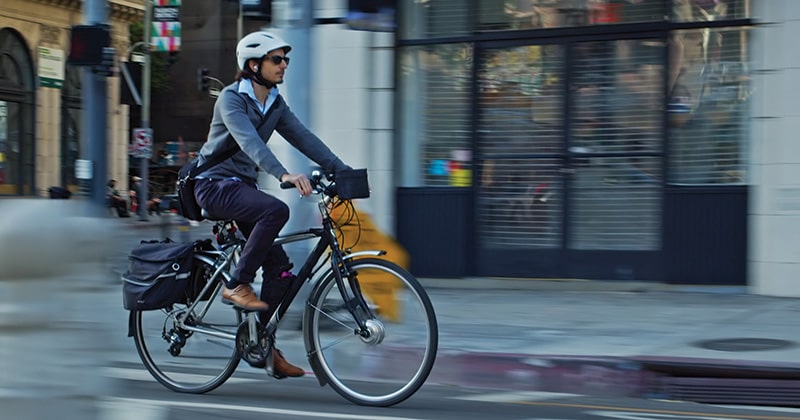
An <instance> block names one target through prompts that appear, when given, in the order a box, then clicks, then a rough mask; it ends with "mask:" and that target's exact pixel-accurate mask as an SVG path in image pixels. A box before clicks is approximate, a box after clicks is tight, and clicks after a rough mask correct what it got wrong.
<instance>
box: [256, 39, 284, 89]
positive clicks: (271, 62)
mask: <svg viewBox="0 0 800 420" xmlns="http://www.w3.org/2000/svg"><path fill="white" fill-rule="evenodd" d="M287 67H289V58H288V57H286V53H285V52H284V51H283V49H282V48H279V49H277V50H274V51H270V52H269V53H268V54H267V55H265V56H264V58H263V59H262V60H261V65H260V66H259V71H260V72H261V77H263V78H264V80H266V81H268V82H270V83H272V84H276V85H278V84H281V83H283V76H284V73H286V68H287Z"/></svg>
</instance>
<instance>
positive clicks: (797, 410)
mask: <svg viewBox="0 0 800 420" xmlns="http://www.w3.org/2000/svg"><path fill="white" fill-rule="evenodd" d="M714 407H722V408H732V409H747V410H758V411H776V412H779V413H800V408H789V407H767V406H761V405H720V404H714Z"/></svg>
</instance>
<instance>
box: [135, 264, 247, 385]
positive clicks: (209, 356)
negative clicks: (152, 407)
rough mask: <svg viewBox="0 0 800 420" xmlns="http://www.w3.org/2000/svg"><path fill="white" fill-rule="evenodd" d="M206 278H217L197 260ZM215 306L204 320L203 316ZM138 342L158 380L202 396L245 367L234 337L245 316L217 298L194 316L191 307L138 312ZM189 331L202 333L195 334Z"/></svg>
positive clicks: (196, 311) (198, 309)
mask: <svg viewBox="0 0 800 420" xmlns="http://www.w3.org/2000/svg"><path fill="white" fill-rule="evenodd" d="M194 263H195V264H196V265H197V264H200V266H199V267H197V268H199V269H200V270H201V271H200V272H201V273H206V274H205V275H206V276H208V275H209V274H208V273H212V272H213V270H208V268H210V267H212V266H211V265H209V264H208V263H207V262H205V261H200V260H198V259H195V262H194ZM206 304H210V305H209V308H208V311H207V312H206V313H205V314H204V315H203V317H202V319H201V318H200V317H199V315H198V314H199V313H200V312H201V311H202V310H203V308H205V306H206ZM131 315H132V317H133V325H132V327H133V339H134V342H135V344H136V350H137V351H138V352H139V357H140V358H141V359H142V362H143V363H144V366H145V367H146V368H147V370H148V371H149V372H150V374H152V375H153V377H154V378H155V379H156V380H157V381H158V382H160V383H161V384H162V385H164V386H166V387H167V388H169V389H171V390H173V391H177V392H188V393H194V394H201V393H204V392H208V391H211V390H212V389H214V388H216V387H218V386H220V385H222V384H223V383H224V382H225V381H226V380H227V379H228V378H229V377H230V376H231V375H232V374H233V372H234V371H235V370H236V367H237V366H238V365H239V360H240V358H239V355H238V353H237V351H236V347H235V345H234V343H235V342H234V340H233V338H232V337H235V335H236V329H237V328H238V326H239V324H240V323H241V319H242V317H241V314H240V313H239V312H238V311H235V310H232V309H231V307H230V306H227V305H222V304H220V303H219V302H218V299H216V297H215V296H212V298H211V300H210V301H204V302H200V303H199V304H198V305H197V307H196V308H195V310H194V311H191V312H190V311H189V307H188V306H187V305H186V304H175V305H172V307H170V308H168V309H161V310H155V311H133V312H132V314H131ZM181 320H183V323H184V325H185V326H188V327H193V328H199V329H202V330H203V332H201V331H191V330H190V329H187V328H185V327H183V326H182V325H181V323H180V321H181Z"/></svg>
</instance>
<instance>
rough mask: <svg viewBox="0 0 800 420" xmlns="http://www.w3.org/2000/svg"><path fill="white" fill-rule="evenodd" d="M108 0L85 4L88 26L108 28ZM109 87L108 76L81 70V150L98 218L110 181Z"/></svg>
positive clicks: (87, 0) (103, 206)
mask: <svg viewBox="0 0 800 420" xmlns="http://www.w3.org/2000/svg"><path fill="white" fill-rule="evenodd" d="M107 8H108V5H107V0H86V1H84V3H83V16H84V19H85V20H86V24H89V25H95V24H99V25H105V24H107V23H108V15H107ZM107 87H108V84H107V81H106V76H105V75H101V74H96V73H94V72H93V69H92V68H91V67H83V68H82V69H81V100H82V102H83V109H84V111H83V115H82V119H83V126H84V127H85V130H84V132H83V134H82V136H83V138H84V141H83V145H84V146H86V148H85V149H84V148H81V149H82V151H83V154H84V155H85V156H86V158H87V160H88V161H89V162H91V165H92V171H91V177H92V179H91V181H90V186H89V188H90V191H89V196H90V197H91V199H90V202H91V203H92V204H94V205H95V206H94V210H91V211H92V212H96V213H97V214H98V215H100V214H101V212H104V211H105V206H106V182H107V181H108V179H107V177H108V138H107V126H108V103H107V98H106V93H107V89H108V88H107Z"/></svg>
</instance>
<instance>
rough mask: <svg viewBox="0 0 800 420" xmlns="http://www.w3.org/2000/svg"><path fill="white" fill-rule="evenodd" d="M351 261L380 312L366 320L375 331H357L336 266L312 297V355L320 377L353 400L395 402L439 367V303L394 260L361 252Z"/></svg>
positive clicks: (308, 323) (307, 327)
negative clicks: (436, 364)
mask: <svg viewBox="0 0 800 420" xmlns="http://www.w3.org/2000/svg"><path fill="white" fill-rule="evenodd" d="M347 264H348V266H349V267H350V271H351V272H353V273H356V275H357V278H358V284H360V286H361V289H362V291H363V294H364V298H365V300H366V301H367V303H368V304H369V307H370V308H371V309H372V311H371V312H372V313H374V314H375V316H374V317H373V318H371V319H368V320H367V327H368V330H369V332H370V333H369V334H368V335H367V336H364V335H360V334H358V326H357V324H356V322H355V321H354V320H353V315H351V313H350V312H349V311H348V310H347V308H346V307H345V304H344V301H343V299H342V295H341V293H340V292H339V288H338V286H337V284H336V278H335V277H334V275H333V273H330V274H329V275H328V276H326V277H325V278H323V279H321V280H320V282H319V283H318V284H317V286H316V287H315V288H314V290H313V291H312V292H311V295H310V297H309V299H308V302H307V304H306V309H305V313H304V317H303V330H304V333H305V334H304V335H305V341H306V351H307V352H308V357H309V362H310V363H311V366H312V368H313V369H314V372H315V373H316V375H317V377H318V379H319V380H320V382H321V383H323V384H329V385H330V386H331V387H332V388H333V389H334V390H336V392H338V393H339V394H340V395H341V396H343V397H344V398H346V399H348V400H349V401H351V402H354V403H356V404H361V405H370V406H384V407H385V406H390V405H394V404H397V403H399V402H401V401H404V400H405V399H407V398H408V397H410V396H412V395H413V394H414V393H415V392H417V390H419V388H420V387H421V386H422V384H423V383H425V380H426V379H427V378H428V375H429V374H430V372H431V369H433V363H434V361H435V359H436V352H437V349H438V345H439V328H438V325H437V323H436V315H435V313H434V310H433V305H432V304H431V301H430V298H428V294H427V293H426V292H425V289H423V287H422V285H420V284H419V282H418V281H417V279H416V278H414V276H412V275H411V273H409V272H408V271H406V270H404V269H403V268H401V267H400V266H398V265H396V264H394V263H392V262H389V261H386V260H382V259H379V258H363V259H357V260H353V261H349V262H348V263H347ZM345 283H347V279H345Z"/></svg>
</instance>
